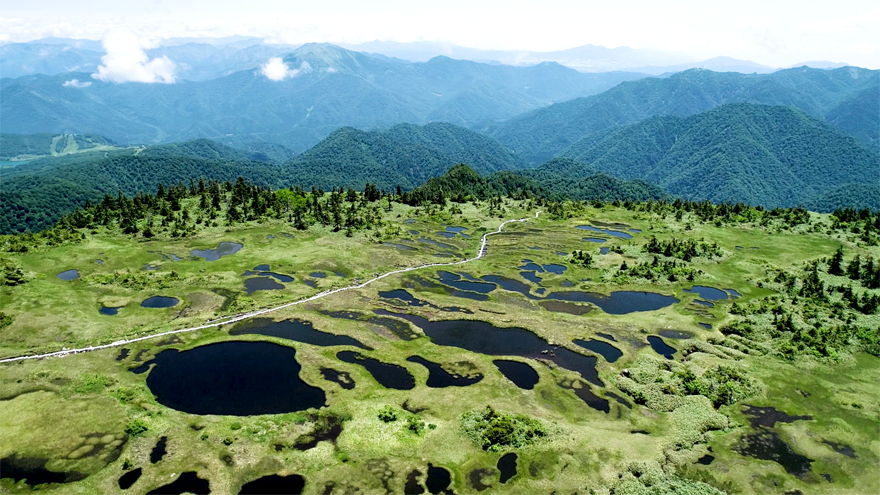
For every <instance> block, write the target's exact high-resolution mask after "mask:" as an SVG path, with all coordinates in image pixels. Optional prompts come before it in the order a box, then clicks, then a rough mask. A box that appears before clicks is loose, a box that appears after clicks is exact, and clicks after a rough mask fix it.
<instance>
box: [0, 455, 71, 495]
mask: <svg viewBox="0 0 880 495" xmlns="http://www.w3.org/2000/svg"><path fill="white" fill-rule="evenodd" d="M47 462H48V459H43V458H39V457H19V456H18V454H15V453H13V454H12V455H9V456H7V457H4V458H2V459H0V473H2V477H3V478H12V480H13V482H15V483H18V482H19V481H22V480H26V484H27V485H29V486H31V487H34V486H37V485H42V484H45V483H72V482H74V481H81V480H84V479H86V478H87V477H88V475H87V474H84V473H78V472H73V471H71V472H58V471H50V470H48V469H46V463H47Z"/></svg>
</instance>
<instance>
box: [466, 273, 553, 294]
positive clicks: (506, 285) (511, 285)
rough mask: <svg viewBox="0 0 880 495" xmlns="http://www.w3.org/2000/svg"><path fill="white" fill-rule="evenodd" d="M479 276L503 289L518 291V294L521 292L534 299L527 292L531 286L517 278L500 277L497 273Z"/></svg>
mask: <svg viewBox="0 0 880 495" xmlns="http://www.w3.org/2000/svg"><path fill="white" fill-rule="evenodd" d="M480 278H481V279H483V280H485V281H486V282H489V283H493V284H496V285H498V286H500V287H501V288H502V289H504V290H509V291H511V292H519V293H520V294H522V295H524V296H526V297H529V298H532V299H535V298H534V297H533V296H531V294H529V291H530V290H531V287H529V286H528V285H526V284H524V283H522V282H520V281H519V280H514V279H512V278H507V277H502V276H499V275H485V276H482V277H480ZM539 280H540V279H539Z"/></svg>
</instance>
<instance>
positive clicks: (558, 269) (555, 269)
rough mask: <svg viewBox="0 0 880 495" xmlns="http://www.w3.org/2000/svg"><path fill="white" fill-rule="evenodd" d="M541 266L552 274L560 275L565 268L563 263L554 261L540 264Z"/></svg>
mask: <svg viewBox="0 0 880 495" xmlns="http://www.w3.org/2000/svg"><path fill="white" fill-rule="evenodd" d="M541 266H543V267H544V270H546V271H548V272H550V273H552V274H554V275H562V272H564V271H565V270H567V268H566V267H565V266H564V265H557V264H555V263H550V264H546V265H541Z"/></svg>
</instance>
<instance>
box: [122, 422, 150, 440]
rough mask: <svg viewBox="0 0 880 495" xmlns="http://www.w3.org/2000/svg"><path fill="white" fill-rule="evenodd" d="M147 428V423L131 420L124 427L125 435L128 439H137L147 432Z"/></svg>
mask: <svg viewBox="0 0 880 495" xmlns="http://www.w3.org/2000/svg"><path fill="white" fill-rule="evenodd" d="M147 430H149V428H148V427H147V423H146V422H144V420H142V419H133V420H131V421H129V422H128V424H127V425H125V433H127V434H128V436H130V437H139V436H141V435H143V434H144V433H146V432H147Z"/></svg>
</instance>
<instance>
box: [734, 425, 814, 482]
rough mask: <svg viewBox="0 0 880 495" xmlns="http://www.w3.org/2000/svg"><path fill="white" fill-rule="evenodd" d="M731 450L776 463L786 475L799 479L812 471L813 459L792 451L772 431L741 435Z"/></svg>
mask: <svg viewBox="0 0 880 495" xmlns="http://www.w3.org/2000/svg"><path fill="white" fill-rule="evenodd" d="M733 450H734V451H736V452H738V453H739V454H740V455H744V456H749V457H754V458H756V459H762V460H765V461H774V462H777V463H779V465H781V466H782V468H783V469H785V471H786V472H787V473H788V474H792V475H794V476H797V477H798V478H801V479H803V478H805V477H806V475H807V474H809V472H810V471H811V469H812V463H813V459H810V458H809V457H806V456H803V455H800V454H798V453H797V452H795V451H794V450H792V448H791V446H789V445H788V444H787V443H785V442H784V441H783V440H782V439H781V438H780V437H779V434H778V433H776V432H775V431H773V430H767V429H764V428H761V429H760V430H759V431H758V432H756V433H752V434H749V435H743V436H742V438H740V440H739V443H737V445H736V446H734V447H733Z"/></svg>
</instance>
